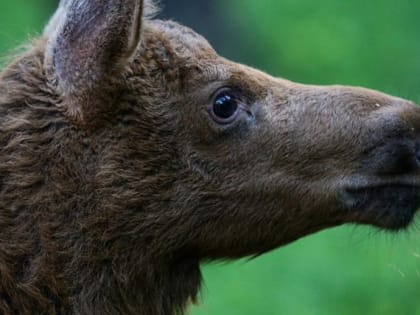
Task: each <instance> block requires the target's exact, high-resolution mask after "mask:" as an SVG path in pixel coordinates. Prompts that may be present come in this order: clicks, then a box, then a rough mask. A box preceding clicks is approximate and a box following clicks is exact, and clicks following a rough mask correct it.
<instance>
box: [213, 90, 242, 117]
mask: <svg viewBox="0 0 420 315" xmlns="http://www.w3.org/2000/svg"><path fill="white" fill-rule="evenodd" d="M239 103H240V101H239V99H238V98H237V97H236V96H235V94H234V93H232V92H231V91H223V92H220V93H219V94H218V95H217V96H216V97H215V98H214V100H213V107H212V116H213V118H214V120H216V121H217V122H218V123H224V124H227V123H230V122H232V121H233V120H234V119H235V118H236V116H237V113H238V109H239Z"/></svg>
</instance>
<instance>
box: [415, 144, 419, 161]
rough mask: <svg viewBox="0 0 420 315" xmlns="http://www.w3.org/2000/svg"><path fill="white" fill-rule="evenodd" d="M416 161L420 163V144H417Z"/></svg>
mask: <svg viewBox="0 0 420 315" xmlns="http://www.w3.org/2000/svg"><path fill="white" fill-rule="evenodd" d="M416 160H417V162H418V163H420V142H416Z"/></svg>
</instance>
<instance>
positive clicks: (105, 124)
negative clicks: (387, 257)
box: [0, 0, 420, 315]
mask: <svg viewBox="0 0 420 315" xmlns="http://www.w3.org/2000/svg"><path fill="white" fill-rule="evenodd" d="M154 12H156V6H155V5H154V4H153V2H152V1H148V0H144V1H143V0H124V1H123V0H106V1H103V0H90V1H85V0H62V1H61V2H60V5H59V8H58V9H57V11H56V13H55V15H54V16H53V17H52V19H51V21H50V22H49V23H48V25H47V27H46V28H45V31H44V33H43V34H42V35H41V36H40V37H39V38H38V39H35V40H34V41H33V44H32V45H31V47H30V48H28V49H27V51H26V52H24V53H23V54H21V55H20V56H18V57H16V58H15V60H14V61H12V62H11V63H10V64H8V65H7V66H6V67H5V68H4V70H3V71H2V72H1V74H0V313H1V314H5V315H9V314H10V315H12V314H13V315H14V314H19V315H26V314H43V315H47V314H69V315H70V314H101V315H103V314H108V315H111V314H136V315H175V314H177V315H181V314H184V313H185V312H186V309H187V307H188V305H189V304H190V303H191V302H194V301H196V299H197V295H198V292H199V290H200V285H201V273H200V263H201V262H203V261H211V260H220V259H223V260H230V259H237V258H241V257H247V256H254V255H260V254H263V253H265V252H268V251H270V250H272V249H275V248H277V247H280V246H282V245H285V244H288V243H290V242H292V241H294V240H296V239H299V238H301V237H303V236H305V235H308V234H311V233H314V232H317V231H319V230H322V229H326V228H329V227H333V226H337V225H342V224H346V223H350V224H367V225H373V226H377V227H380V228H383V229H387V230H401V229H404V228H406V227H407V226H409V224H410V223H411V222H412V221H413V218H414V216H415V214H416V212H417V208H418V206H419V205H420V187H419V185H420V149H419V148H420V108H418V107H417V106H416V105H415V104H414V103H412V102H410V101H406V100H403V99H400V98H396V97H392V96H389V95H386V94H383V93H380V92H377V91H373V90H368V89H362V88H356V87H347V86H310V85H303V84H298V83H294V82H291V81H288V80H285V79H280V78H275V77H272V76H270V75H268V74H266V73H263V72H260V71H258V70H256V69H253V68H251V67H248V66H245V65H242V64H238V63H235V62H232V61H229V60H227V59H224V58H222V57H220V56H219V55H218V54H217V53H216V52H215V50H214V49H213V48H212V47H211V46H210V44H209V43H208V42H207V41H206V39H205V38H203V37H202V36H200V35H198V34H197V33H195V32H194V31H192V30H191V29H189V28H187V27H185V26H182V25H180V24H178V23H176V22H172V21H164V20H159V19H156V18H153V15H154Z"/></svg>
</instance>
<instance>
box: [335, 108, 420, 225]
mask: <svg viewBox="0 0 420 315" xmlns="http://www.w3.org/2000/svg"><path fill="white" fill-rule="evenodd" d="M370 114H371V117H374V119H373V120H374V122H373V125H372V124H371V125H369V123H372V120H370V121H369V120H367V121H366V125H369V127H366V129H367V131H366V132H365V134H364V135H365V138H364V139H365V141H364V149H362V154H361V157H360V159H359V163H360V164H359V167H358V168H357V169H356V170H355V171H354V172H353V175H352V176H350V177H348V178H347V179H346V180H345V185H344V189H343V190H341V192H340V196H341V200H342V201H343V203H344V205H345V206H346V208H347V209H349V210H351V211H350V213H351V214H352V220H354V221H356V222H359V223H367V224H373V225H376V226H380V227H383V228H387V229H396V230H398V229H401V228H405V227H407V226H408V225H409V224H410V223H411V222H412V220H413V218H414V216H415V214H416V212H417V211H418V209H419V207H420V107H418V106H417V105H414V104H412V103H410V102H406V101H402V100H401V101H399V102H398V103H396V104H395V105H390V106H388V107H386V108H384V109H383V110H378V111H376V112H371V113H370Z"/></svg>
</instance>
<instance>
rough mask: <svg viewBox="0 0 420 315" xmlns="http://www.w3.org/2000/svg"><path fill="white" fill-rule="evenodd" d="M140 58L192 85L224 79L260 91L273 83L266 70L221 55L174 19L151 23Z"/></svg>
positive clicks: (146, 29) (147, 29)
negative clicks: (263, 71) (259, 69)
mask: <svg viewBox="0 0 420 315" xmlns="http://www.w3.org/2000/svg"><path fill="white" fill-rule="evenodd" d="M145 57H146V58H145ZM140 58H143V59H140V63H143V62H146V64H147V65H149V66H150V65H154V66H155V67H156V66H157V67H159V68H160V70H164V71H166V72H168V71H169V72H171V73H172V72H175V73H176V74H177V79H181V80H184V82H183V83H191V84H190V85H189V86H190V87H192V88H194V87H196V86H197V85H199V84H203V83H208V82H222V83H226V84H232V85H240V86H241V87H243V88H244V89H246V90H249V91H253V92H255V93H259V92H264V91H265V92H266V88H267V87H268V85H269V82H270V78H269V76H267V75H266V74H265V73H262V72H260V71H258V70H256V69H252V68H249V67H247V66H244V65H241V64H237V63H234V62H231V61H229V60H227V59H225V58H222V57H220V56H219V55H218V54H217V53H216V51H215V50H214V49H213V47H212V46H211V45H210V44H209V42H208V41H207V40H206V39H205V38H204V37H202V36H201V35H199V34H197V33H196V32H194V31H193V30H192V29H190V28H188V27H186V26H183V25H180V24H178V23H176V22H173V21H162V20H150V21H148V22H147V24H146V25H145V30H144V32H143V41H142V51H141V56H140ZM152 67H153V66H152ZM271 79H272V78H271ZM264 94H266V93H264Z"/></svg>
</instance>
